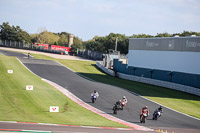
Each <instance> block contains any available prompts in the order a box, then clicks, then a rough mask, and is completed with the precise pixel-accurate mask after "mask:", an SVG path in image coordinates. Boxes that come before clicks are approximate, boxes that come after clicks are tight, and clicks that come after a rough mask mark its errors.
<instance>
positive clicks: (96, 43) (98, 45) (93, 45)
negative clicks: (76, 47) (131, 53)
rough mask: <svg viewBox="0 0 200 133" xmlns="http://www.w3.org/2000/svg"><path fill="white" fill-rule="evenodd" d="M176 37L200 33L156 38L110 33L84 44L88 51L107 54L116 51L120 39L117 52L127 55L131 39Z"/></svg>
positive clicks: (186, 32)
mask: <svg viewBox="0 0 200 133" xmlns="http://www.w3.org/2000/svg"><path fill="white" fill-rule="evenodd" d="M176 35H178V36H180V37H184V36H191V35H196V36H200V32H189V31H183V32H182V33H174V34H169V33H167V32H165V33H158V34H157V35H156V36H152V35H148V34H137V35H136V34H133V35H132V36H125V35H122V34H114V33H110V34H109V35H107V36H105V37H98V36H95V37H94V38H93V39H91V40H89V41H86V42H84V43H83V44H84V45H85V48H86V49H88V50H93V51H99V52H103V53H105V52H107V50H108V49H115V44H116V38H118V42H117V50H118V51H120V52H121V53H123V54H127V53H128V44H129V38H153V37H173V36H176Z"/></svg>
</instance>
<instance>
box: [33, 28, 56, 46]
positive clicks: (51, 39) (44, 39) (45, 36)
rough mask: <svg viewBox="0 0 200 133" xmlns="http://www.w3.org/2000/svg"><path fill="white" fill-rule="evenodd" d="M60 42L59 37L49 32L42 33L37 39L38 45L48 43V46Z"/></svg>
mask: <svg viewBox="0 0 200 133" xmlns="http://www.w3.org/2000/svg"><path fill="white" fill-rule="evenodd" d="M58 40H59V36H58V35H56V34H54V33H52V32H48V31H44V32H42V33H40V34H39V35H38V36H37V37H36V41H37V42H38V43H46V44H51V45H53V44H55V43H56V44H57V42H58Z"/></svg>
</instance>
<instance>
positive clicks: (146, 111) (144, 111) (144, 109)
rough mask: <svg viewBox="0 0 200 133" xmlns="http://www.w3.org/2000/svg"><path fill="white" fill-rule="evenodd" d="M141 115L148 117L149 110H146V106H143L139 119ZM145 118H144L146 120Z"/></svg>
mask: <svg viewBox="0 0 200 133" xmlns="http://www.w3.org/2000/svg"><path fill="white" fill-rule="evenodd" d="M143 114H147V117H148V116H149V110H148V107H147V106H145V107H144V108H142V110H141V114H140V117H141V116H142V115H143ZM147 117H146V118H147Z"/></svg>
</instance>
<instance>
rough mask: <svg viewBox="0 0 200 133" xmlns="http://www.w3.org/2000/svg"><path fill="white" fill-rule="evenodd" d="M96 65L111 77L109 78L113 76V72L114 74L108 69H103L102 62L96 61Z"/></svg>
mask: <svg viewBox="0 0 200 133" xmlns="http://www.w3.org/2000/svg"><path fill="white" fill-rule="evenodd" d="M96 65H97V66H98V67H99V68H100V69H101V70H103V71H104V72H105V73H107V74H109V75H111V76H115V72H114V71H113V70H110V69H108V68H105V67H104V66H103V62H102V61H97V62H96Z"/></svg>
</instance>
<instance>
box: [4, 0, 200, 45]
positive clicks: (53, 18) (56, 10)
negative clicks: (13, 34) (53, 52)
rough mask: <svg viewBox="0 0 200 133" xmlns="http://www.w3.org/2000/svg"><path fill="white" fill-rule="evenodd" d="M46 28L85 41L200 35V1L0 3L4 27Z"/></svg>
mask: <svg viewBox="0 0 200 133" xmlns="http://www.w3.org/2000/svg"><path fill="white" fill-rule="evenodd" d="M2 22H9V24H10V25H15V26H16V25H18V26H20V27H21V28H22V29H23V30H25V31H27V32H28V33H31V34H33V33H38V32H39V31H41V29H44V28H46V29H47V30H48V31H50V32H55V33H57V32H68V33H72V34H74V35H75V36H78V37H79V38H81V39H82V40H83V41H86V40H89V39H92V38H93V37H94V36H106V35H108V34H109V33H111V32H112V33H120V34H125V35H127V36H131V35H133V34H142V33H145V34H151V35H156V34H157V33H163V32H168V33H170V34H172V33H180V32H183V30H187V31H196V32H200V0H0V24H2Z"/></svg>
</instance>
